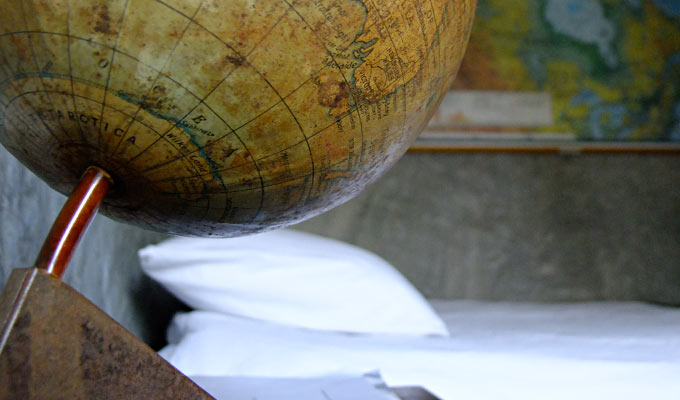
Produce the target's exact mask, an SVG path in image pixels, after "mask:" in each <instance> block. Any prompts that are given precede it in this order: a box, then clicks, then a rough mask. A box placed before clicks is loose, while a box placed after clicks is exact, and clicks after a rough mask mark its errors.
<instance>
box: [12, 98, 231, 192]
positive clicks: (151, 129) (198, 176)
mask: <svg viewBox="0 0 680 400" xmlns="http://www.w3.org/2000/svg"><path fill="white" fill-rule="evenodd" d="M42 92H52V93H57V94H63V95H68V93H64V92H60V91H47V90H43V91H40V90H36V91H29V92H23V93H21V94H19V95H17V96H15V97H13V98H12V99H11V100H10V104H11V103H13V102H14V101H15V100H17V99H19V98H22V97H23V96H26V95H28V94H37V93H42ZM73 96H75V97H79V98H82V99H85V100H89V101H92V102H94V103H98V104H103V103H102V102H101V101H99V100H96V99H92V98H89V97H86V96H81V95H76V94H73ZM106 107H108V108H110V109H112V110H114V111H116V112H118V113H120V114H123V115H125V116H126V117H129V116H130V115H129V114H127V113H126V112H124V111H122V110H119V109H117V108H115V107H112V106H109V105H106ZM33 110H34V112H35V113H36V115H37V112H36V110H35V108H33ZM38 119H40V120H41V121H42V118H38ZM21 122H23V123H24V124H25V125H27V123H26V122H25V121H23V120H22V121H21ZM44 123H45V122H44V121H43V124H44ZM139 123H140V124H141V125H143V126H145V127H146V128H148V129H149V130H150V131H152V132H154V133H155V134H156V135H160V133H159V132H158V131H156V130H155V129H154V128H153V127H151V126H149V125H147V124H145V123H142V122H139ZM46 128H47V129H49V128H48V127H47V126H46ZM163 140H165V141H166V142H167V143H168V144H171V145H172V143H170V142H169V141H167V139H165V138H163ZM57 142H59V141H57ZM185 165H188V166H190V167H191V168H192V169H194V170H195V172H196V173H197V174H198V175H192V176H190V177H197V178H201V177H202V176H204V175H201V174H200V172H199V171H198V170H197V169H196V167H195V166H194V165H193V164H192V163H188V164H185ZM242 165H244V164H242ZM190 177H185V178H190ZM204 183H205V182H204ZM225 190H226V188H225Z"/></svg>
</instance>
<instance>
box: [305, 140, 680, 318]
mask: <svg viewBox="0 0 680 400" xmlns="http://www.w3.org/2000/svg"><path fill="white" fill-rule="evenodd" d="M298 227H299V228H301V229H303V230H307V231H310V232H316V233H323V234H327V235H329V236H332V237H334V238H338V239H341V240H344V241H347V242H350V243H355V244H358V245H360V246H362V247H365V248H368V249H370V250H373V251H375V252H377V253H378V254H380V255H382V256H383V257H384V258H386V259H387V260H388V261H390V262H392V263H393V264H394V265H395V266H397V267H398V268H399V269H400V270H402V272H404V274H405V275H406V276H407V277H408V278H409V279H410V280H411V281H412V282H414V283H415V284H416V286H418V287H419V288H420V289H421V290H423V292H424V293H425V294H426V295H428V296H430V297H454V298H473V299H493V300H518V301H567V300H646V301H653V302H661V303H670V304H676V305H680V157H678V156H668V155H666V156H658V155H657V156H650V155H621V154H617V155H578V156H574V155H572V156H570V155H559V154H542V155H538V154H537V155H532V154H514V155H513V154H474V153H468V154H441V153H440V154H433V153H414V154H408V155H407V156H406V157H405V158H403V159H402V160H400V161H399V162H398V163H397V165H396V166H395V167H394V168H393V169H392V170H390V171H389V172H388V173H387V175H386V176H384V177H383V178H382V179H381V180H380V181H378V182H377V183H375V184H374V185H373V186H372V187H370V188H369V189H368V190H367V191H365V192H364V193H363V194H362V195H360V196H359V197H358V198H356V199H354V200H352V201H350V202H349V203H347V204H345V205H343V206H341V207H339V208H337V209H335V210H332V211H331V212H329V213H327V214H324V215H321V216H319V217H316V218H315V219H312V220H310V221H307V222H304V223H303V224H301V225H299V226H298Z"/></svg>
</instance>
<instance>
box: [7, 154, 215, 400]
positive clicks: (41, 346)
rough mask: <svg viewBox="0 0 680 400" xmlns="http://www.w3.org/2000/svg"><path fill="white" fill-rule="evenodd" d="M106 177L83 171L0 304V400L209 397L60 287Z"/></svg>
mask: <svg viewBox="0 0 680 400" xmlns="http://www.w3.org/2000/svg"><path fill="white" fill-rule="evenodd" d="M112 184H113V181H112V179H111V177H110V176H109V175H108V174H107V173H106V172H105V171H103V170H101V169H100V168H97V167H90V168H88V169H87V170H86V172H85V173H84V174H83V177H82V179H81V181H80V183H79V184H78V186H77V187H76V188H75V190H74V191H73V193H72V194H71V196H70V197H69V198H68V200H67V201H66V204H65V205H64V207H63V209H62V210H61V212H60V213H59V216H58V217H57V219H56V221H55V223H54V225H53V226H52V229H51V230H50V232H49V234H48V235H47V239H46V240H45V243H44V244H43V247H42V249H41V250H40V254H39V255H38V258H37V260H36V262H35V267H34V268H18V269H15V270H14V271H13V272H12V274H11V275H10V278H9V280H8V282H7V284H6V286H5V289H4V291H3V293H2V297H1V298H0V327H1V330H0V399H50V398H69V399H71V398H72V399H119V398H120V399H138V398H139V399H154V398H163V399H212V397H211V396H210V395H208V394H207V393H205V392H204V391H203V390H202V389H201V388H199V387H198V386H197V385H196V384H194V383H193V382H192V381H191V380H190V379H188V378H187V377H185V376H184V375H182V374H181V373H180V372H179V371H177V370H176V369H175V368H173V367H172V366H171V365H170V364H168V363H167V362H166V361H165V360H163V359H162V358H161V357H160V356H159V355H158V354H157V353H156V352H155V351H153V350H152V349H151V348H149V347H148V346H147V345H146V344H144V343H143V342H142V341H140V340H139V339H137V338H136V337H135V336H134V335H133V334H132V333H130V332H129V331H127V330H126V329H125V328H123V327H122V326H121V325H120V324H118V323H117V322H116V321H114V320H113V319H112V318H111V317H109V316H108V315H107V314H106V313H105V312H104V311H102V310H101V309H99V308H98V307H97V306H95V305H94V304H93V303H91V302H90V301H89V300H87V299H86V298H85V297H83V296H82V295H80V294H79V293H78V292H76V291H75V290H74V289H72V288H71V287H69V286H68V285H66V284H65V283H63V282H62V281H61V277H62V276H63V274H64V272H65V270H66V267H67V266H68V263H69V260H70V259H71V255H72V254H73V251H74V249H75V248H76V246H77V244H78V242H79V241H80V238H81V237H82V235H83V233H84V232H85V230H86V229H87V227H88V225H89V224H90V222H91V221H92V219H93V217H94V215H95V214H96V213H97V209H98V208H99V205H100V204H101V202H102V200H103V199H104V196H105V195H106V193H107V192H108V189H109V187H110V186H111V185H112Z"/></svg>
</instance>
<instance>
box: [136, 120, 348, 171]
mask: <svg viewBox="0 0 680 400" xmlns="http://www.w3.org/2000/svg"><path fill="white" fill-rule="evenodd" d="M351 113H352V112H351V111H350V112H347V113H345V115H343V116H342V117H341V118H338V119H336V120H334V121H333V122H331V123H330V124H328V125H326V126H325V127H323V128H321V129H319V130H317V131H316V132H314V133H313V134H312V135H309V136H308V138H309V139H311V138H313V137H315V136H317V135H319V134H321V133H322V132H324V131H326V130H327V129H329V128H331V127H333V126H336V123H337V121H343V120H344V119H345V118H349V117H351V115H350V114H351ZM302 143H304V141H303V140H300V141H298V142H296V143H294V144H291V145H290V146H287V147H285V148H283V149H281V150H278V151H275V152H274V153H270V154H267V155H265V156H262V157H260V158H258V159H257V161H262V160H266V159H267V158H270V157H273V156H275V155H278V154H281V153H283V152H284V151H286V150H290V149H292V148H293V147H296V146H299V145H300V144H302ZM193 152H195V150H194V151H193ZM188 154H189V153H187V155H188ZM174 161H178V159H175V160H173V161H172V162H174ZM167 164H168V163H165V164H163V165H164V166H165V165H167ZM244 165H247V164H239V165H235V166H232V167H228V168H224V169H221V170H218V171H217V172H222V171H229V170H231V169H235V168H239V167H242V166H244ZM322 171H326V170H325V169H324V170H322ZM145 172H146V170H145ZM209 174H210V173H205V174H203V175H209ZM173 180H176V178H166V179H160V180H155V181H150V182H169V181H173Z"/></svg>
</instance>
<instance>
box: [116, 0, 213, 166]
mask: <svg viewBox="0 0 680 400" xmlns="http://www.w3.org/2000/svg"><path fill="white" fill-rule="evenodd" d="M202 6H203V0H201V3H199V5H198V7H197V8H196V10H195V11H194V16H195V15H196V13H197V12H198V10H200V9H201V7H202ZM191 23H192V21H191V20H189V22H187V25H186V26H185V27H184V30H182V33H181V34H180V36H179V38H177V41H176V42H175V45H174V47H173V48H172V50H171V51H170V52H169V53H168V56H167V57H166V58H165V61H164V62H163V65H162V66H161V67H160V68H159V69H158V73H157V74H156V77H155V78H154V80H153V82H151V84H150V85H149V89H148V90H147V91H146V94H145V95H144V96H142V98H144V97H146V96H148V95H149V93H151V92H152V91H153V88H154V87H155V86H156V82H158V79H159V78H160V77H161V76H165V75H166V74H164V73H163V72H162V71H163V69H165V67H166V66H167V65H168V62H169V61H170V59H171V58H172V56H173V54H174V52H175V50H176V49H177V47H178V46H179V44H180V43H181V42H182V39H183V38H184V35H185V34H186V32H187V30H188V29H189V27H190V26H191ZM142 104H143V103H142V102H140V103H139V105H138V106H137V110H136V111H135V113H134V115H133V116H132V118H131V119H130V123H129V124H128V125H127V127H126V128H125V130H124V132H123V133H122V134H121V136H120V139H119V140H118V143H117V144H116V146H115V147H114V148H113V151H111V155H115V154H116V152H117V151H118V148H119V147H120V145H121V143H122V142H123V140H125V138H126V137H127V133H128V131H129V130H130V126H132V124H133V123H134V122H135V118H137V115H138V114H139V112H140V111H141V110H142Z"/></svg>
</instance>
